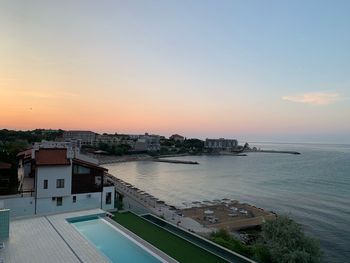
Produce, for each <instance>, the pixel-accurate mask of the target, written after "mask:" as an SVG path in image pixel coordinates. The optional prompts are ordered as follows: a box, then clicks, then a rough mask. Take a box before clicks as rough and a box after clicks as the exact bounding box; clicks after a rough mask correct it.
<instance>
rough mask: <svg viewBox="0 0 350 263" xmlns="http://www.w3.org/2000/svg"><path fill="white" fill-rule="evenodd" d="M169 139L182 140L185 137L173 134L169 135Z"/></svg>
mask: <svg viewBox="0 0 350 263" xmlns="http://www.w3.org/2000/svg"><path fill="white" fill-rule="evenodd" d="M169 139H170V140H174V141H178V142H183V141H184V140H185V137H183V136H181V135H179V134H173V135H171V136H170V137H169Z"/></svg>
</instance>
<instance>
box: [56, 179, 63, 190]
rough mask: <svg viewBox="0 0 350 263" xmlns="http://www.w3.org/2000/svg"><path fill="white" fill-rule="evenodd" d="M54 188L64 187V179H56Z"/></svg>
mask: <svg viewBox="0 0 350 263" xmlns="http://www.w3.org/2000/svg"><path fill="white" fill-rule="evenodd" d="M56 188H64V179H57V180H56Z"/></svg>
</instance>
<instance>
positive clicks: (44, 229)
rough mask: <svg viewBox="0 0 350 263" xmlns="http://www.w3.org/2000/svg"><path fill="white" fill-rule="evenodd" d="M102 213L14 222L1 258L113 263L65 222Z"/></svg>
mask: <svg viewBox="0 0 350 263" xmlns="http://www.w3.org/2000/svg"><path fill="white" fill-rule="evenodd" d="M101 213H105V212H104V211H103V210H101V209H92V210H85V211H79V212H73V213H64V214H56V215H50V216H37V217H31V218H23V219H17V220H12V221H11V223H10V237H9V239H8V240H6V241H5V242H4V243H5V248H2V249H0V259H2V260H3V261H4V262H5V263H22V262H23V263H47V262H50V263H61V262H67V263H68V262H69V263H82V262H84V263H96V262H99V263H104V262H106V263H107V262H110V261H109V260H108V259H107V258H106V257H105V256H104V255H103V254H102V253H100V252H99V251H98V250H97V249H96V248H95V247H94V246H93V245H91V244H90V243H89V242H88V241H87V240H86V239H85V238H84V237H83V236H82V235H81V234H80V233H79V232H78V231H76V229H74V226H72V225H71V224H70V223H68V222H67V220H66V219H67V218H73V217H79V216H86V215H95V214H101ZM162 256H163V257H164V255H162ZM172 262H174V261H172Z"/></svg>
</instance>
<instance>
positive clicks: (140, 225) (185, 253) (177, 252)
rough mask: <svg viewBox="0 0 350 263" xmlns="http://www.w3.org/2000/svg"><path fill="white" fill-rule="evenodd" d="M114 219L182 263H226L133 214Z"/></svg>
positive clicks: (121, 215)
mask: <svg viewBox="0 0 350 263" xmlns="http://www.w3.org/2000/svg"><path fill="white" fill-rule="evenodd" d="M113 219H114V220H115V221H116V222H118V223H119V224H121V225H122V226H124V227H126V228H127V229H129V230H130V231H132V232H134V233H135V234H136V235H138V236H139V237H141V238H142V239H144V240H146V241H147V242H149V243H151V244H152V245H153V246H155V247H157V248H158V249H160V250H162V251H163V252H165V253H166V254H168V255H169V256H171V257H172V258H174V259H176V260H177V261H179V262H181V263H202V262H203V263H204V262H205V263H216V262H220V263H223V262H226V261H225V260H223V259H221V258H219V257H217V256H215V255H214V254H211V253H209V252H207V251H205V250H203V249H201V248H200V247H197V246H195V245H193V244H191V243H190V242H188V241H186V240H184V239H182V238H180V237H178V236H175V235H173V234H172V233H170V232H168V231H166V230H164V229H162V228H160V227H158V226H156V225H154V224H152V223H149V222H147V221H146V220H145V219H143V218H141V217H138V216H136V215H134V214H132V213H115V217H114V218H113Z"/></svg>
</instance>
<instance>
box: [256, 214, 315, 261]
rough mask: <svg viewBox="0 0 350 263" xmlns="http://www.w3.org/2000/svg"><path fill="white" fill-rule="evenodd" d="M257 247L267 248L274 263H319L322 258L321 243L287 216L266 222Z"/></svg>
mask: <svg viewBox="0 0 350 263" xmlns="http://www.w3.org/2000/svg"><path fill="white" fill-rule="evenodd" d="M257 246H259V247H266V248H267V250H268V251H269V254H270V258H271V262H272V263H273V262H278V263H317V262H320V261H321V256H322V254H321V251H320V246H319V243H318V242H317V241H316V240H314V239H312V238H309V237H306V236H305V235H304V233H303V231H302V228H301V226H300V225H298V224H297V223H296V222H295V221H293V220H292V219H290V218H289V217H287V216H278V217H277V218H276V220H273V221H267V222H265V223H264V224H263V226H262V232H261V238H260V240H259V241H258V242H257Z"/></svg>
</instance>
